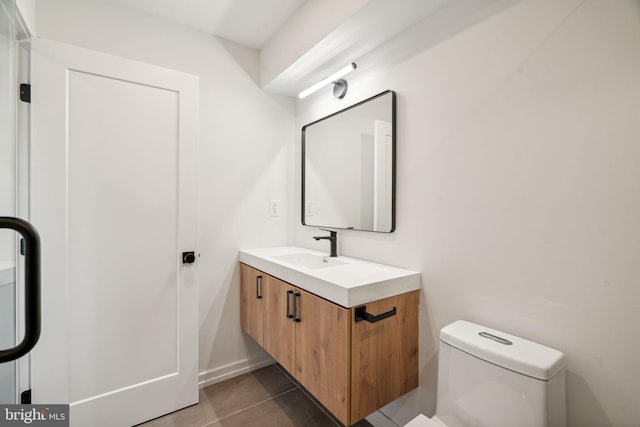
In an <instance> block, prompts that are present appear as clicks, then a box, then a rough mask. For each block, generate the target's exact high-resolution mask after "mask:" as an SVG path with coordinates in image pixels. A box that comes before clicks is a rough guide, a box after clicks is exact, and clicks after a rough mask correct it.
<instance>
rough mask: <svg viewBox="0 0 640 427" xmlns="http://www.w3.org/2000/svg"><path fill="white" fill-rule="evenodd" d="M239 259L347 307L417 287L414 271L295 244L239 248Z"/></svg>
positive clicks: (418, 274) (417, 278) (418, 276)
mask: <svg viewBox="0 0 640 427" xmlns="http://www.w3.org/2000/svg"><path fill="white" fill-rule="evenodd" d="M239 259H240V262H242V263H244V264H247V265H249V266H251V267H253V268H255V269H257V270H260V271H262V272H264V273H267V274H269V275H271V276H274V277H277V278H278V279H280V280H283V281H285V282H288V283H291V284H293V285H294V286H297V287H299V288H301V289H304V290H306V291H308V292H311V293H313V294H315V295H318V296H320V297H322V298H324V299H327V300H329V301H331V302H334V303H336V304H339V305H341V306H343V307H347V308H350V307H356V306H359V305H363V304H366V303H367V302H371V301H377V300H379V299H383V298H387V297H391V296H395V295H400V294H403V293H405V292H410V291H415V290H418V289H420V288H421V285H420V273H418V272H416V271H411V270H405V269H402V268H398V267H392V266H390V265H384V264H378V263H373V262H368V261H364V260H361V259H356V258H349V257H344V256H338V257H329V255H328V254H327V253H325V252H319V251H314V250H311V249H306V248H300V247H295V246H283V247H274V248H260V249H243V250H241V251H240V254H239Z"/></svg>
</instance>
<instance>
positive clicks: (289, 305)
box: [287, 291, 293, 319]
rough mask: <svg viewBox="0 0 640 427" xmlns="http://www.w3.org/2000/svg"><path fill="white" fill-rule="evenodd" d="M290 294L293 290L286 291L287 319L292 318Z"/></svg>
mask: <svg viewBox="0 0 640 427" xmlns="http://www.w3.org/2000/svg"><path fill="white" fill-rule="evenodd" d="M291 295H293V291H287V319H293V314H291V302H290V301H291V298H289V297H290V296H291Z"/></svg>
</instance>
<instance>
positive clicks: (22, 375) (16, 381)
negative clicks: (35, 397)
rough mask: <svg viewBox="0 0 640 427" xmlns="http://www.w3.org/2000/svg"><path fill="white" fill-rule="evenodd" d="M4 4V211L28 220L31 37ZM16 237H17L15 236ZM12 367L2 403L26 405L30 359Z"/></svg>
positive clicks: (21, 329) (18, 320) (21, 297)
mask: <svg viewBox="0 0 640 427" xmlns="http://www.w3.org/2000/svg"><path fill="white" fill-rule="evenodd" d="M7 4H8V5H9V6H10V8H11V9H12V10H11V11H6V10H5V11H3V12H7V13H8V14H9V16H8V18H9V19H10V20H11V21H13V22H12V28H11V30H12V31H13V37H12V38H11V44H12V49H11V50H12V53H11V54H12V56H13V61H12V63H11V64H10V65H9V68H10V74H11V80H12V81H13V85H12V86H13V88H14V90H15V94H16V95H15V98H14V100H13V105H14V109H13V111H12V112H11V121H12V122H13V130H12V134H13V135H12V138H13V150H14V152H13V154H14V155H13V165H14V166H13V169H14V170H13V179H14V182H13V188H14V193H13V194H12V195H11V196H10V197H12V198H13V212H6V214H12V215H13V216H15V217H18V218H22V219H28V218H29V203H28V200H29V199H28V197H29V104H28V103H27V102H23V101H21V100H20V99H19V98H18V95H17V93H18V91H19V87H20V84H22V83H26V84H28V83H29V72H30V69H29V63H30V52H29V51H30V42H29V40H30V37H31V34H30V32H29V30H28V28H27V26H26V24H25V21H24V19H23V18H22V16H21V14H20V11H19V9H18V7H17V6H16V4H15V1H14V0H9V1H8V2H7ZM16 236H19V234H16ZM18 240H19V239H18V238H15V244H14V247H15V250H16V257H15V267H14V268H15V283H14V288H15V292H14V298H15V299H14V304H13V305H14V311H13V317H14V340H15V342H16V343H17V342H18V341H20V339H21V337H22V336H24V333H25V319H24V307H25V287H24V285H25V284H24V281H25V276H24V271H25V261H24V257H23V256H21V255H19V254H18V251H19V243H18ZM12 363H13V364H14V365H13V401H11V402H4V403H29V394H28V390H29V388H30V382H31V378H30V356H29V354H26V355H25V356H23V357H21V358H19V359H17V360H15V361H13V362H12Z"/></svg>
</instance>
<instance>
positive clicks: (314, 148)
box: [302, 90, 396, 233]
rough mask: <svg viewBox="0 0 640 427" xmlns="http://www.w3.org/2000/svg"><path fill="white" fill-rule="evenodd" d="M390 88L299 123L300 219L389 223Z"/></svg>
mask: <svg viewBox="0 0 640 427" xmlns="http://www.w3.org/2000/svg"><path fill="white" fill-rule="evenodd" d="M395 128H396V94H395V92H393V91H390V90H388V91H385V92H382V93H380V94H378V95H376V96H373V97H371V98H369V99H366V100H364V101H362V102H359V103H357V104H355V105H352V106H351V107H348V108H346V109H344V110H341V111H338V112H337V113H334V114H331V115H329V116H327V117H324V118H322V119H320V120H317V121H315V122H313V123H309V124H308V125H306V126H304V127H303V128H302V224H303V225H309V226H314V227H331V228H342V229H351V230H362V231H377V232H383V233H390V232H392V231H393V230H394V229H395V152H396V132H395Z"/></svg>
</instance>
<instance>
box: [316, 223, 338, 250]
mask: <svg viewBox="0 0 640 427" xmlns="http://www.w3.org/2000/svg"><path fill="white" fill-rule="evenodd" d="M320 230H323V231H328V232H329V235H328V236H313V238H314V239H316V240H324V239H327V240H329V242H331V254H330V255H329V256H330V257H337V256H338V233H337V232H335V231H331V230H325V229H324V228H321V229H320Z"/></svg>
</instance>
